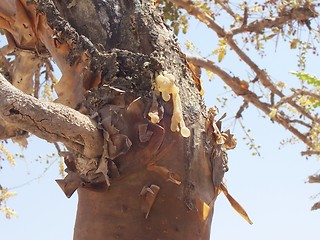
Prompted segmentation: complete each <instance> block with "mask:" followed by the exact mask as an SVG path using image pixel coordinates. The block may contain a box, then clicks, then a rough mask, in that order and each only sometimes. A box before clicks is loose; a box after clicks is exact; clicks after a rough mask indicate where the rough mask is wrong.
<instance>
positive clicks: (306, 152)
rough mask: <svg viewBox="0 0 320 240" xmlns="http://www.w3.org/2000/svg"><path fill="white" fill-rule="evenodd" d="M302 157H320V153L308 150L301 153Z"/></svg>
mask: <svg viewBox="0 0 320 240" xmlns="http://www.w3.org/2000/svg"><path fill="white" fill-rule="evenodd" d="M301 155H302V156H311V155H320V151H313V150H308V151H304V152H301Z"/></svg>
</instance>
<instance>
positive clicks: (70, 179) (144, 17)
mask: <svg viewBox="0 0 320 240" xmlns="http://www.w3.org/2000/svg"><path fill="white" fill-rule="evenodd" d="M5 2H6V3H9V2H10V5H9V6H8V7H7V11H4V10H3V9H6V7H5V6H4V4H0V13H2V15H0V20H1V19H2V20H3V21H7V22H5V23H8V24H4V23H3V24H1V21H0V27H2V28H5V29H6V30H7V32H8V33H9V34H10V36H11V37H12V38H13V39H15V40H17V39H22V40H23V41H22V40H21V41H20V42H19V47H20V48H22V49H25V48H27V49H29V50H32V51H36V50H37V49H36V48H35V47H34V46H37V47H38V48H40V49H42V50H43V51H47V52H49V53H50V55H51V57H52V58H53V60H54V61H55V62H56V63H57V65H58V66H59V68H60V70H61V72H62V78H61V79H60V81H59V83H58V84H57V85H56V91H57V95H58V99H57V102H59V103H61V104H63V105H65V106H62V105H60V104H51V103H41V102H39V101H37V100H36V99H34V98H32V97H31V96H28V95H25V94H23V93H22V92H20V91H18V90H14V89H13V88H12V86H11V85H9V84H8V83H7V82H6V81H5V80H4V79H3V78H0V84H1V85H2V86H3V87H1V93H2V94H1V98H0V109H1V113H0V114H1V117H2V118H3V119H5V120H7V121H12V122H13V123H16V124H19V127H21V128H22V129H24V130H26V131H29V132H32V133H34V134H36V135H37V136H39V137H41V138H44V139H46V140H48V141H53V142H55V141H61V142H63V143H64V144H66V145H67V147H68V149H69V150H70V152H69V153H67V154H66V156H65V163H66V165H67V173H68V176H67V177H66V178H65V179H64V180H58V184H59V186H60V187H61V188H62V189H63V191H64V192H65V194H66V195H67V196H68V197H70V196H71V195H72V193H73V192H74V191H75V190H76V189H78V194H79V204H78V211H77V219H76V225H75V232H74V239H75V240H83V239H95V240H100V239H101V240H102V239H106V238H108V239H122V240H126V239H128V240H129V239H130V240H132V239H156V238H157V239H168V240H169V239H177V240H178V239H190V240H191V239H203V240H208V239H209V236H210V225H211V220H212V215H213V208H214V202H215V200H216V198H217V196H218V194H219V192H220V190H221V189H220V184H221V181H222V178H223V175H224V173H225V171H227V169H228V168H227V155H226V153H225V150H226V149H230V148H233V147H234V145H235V142H234V139H233V138H232V135H231V134H230V133H229V132H225V133H223V132H221V123H215V121H214V117H215V114H214V113H213V112H212V111H211V112H210V113H209V114H208V113H207V110H206V108H205V106H204V103H203V100H202V97H201V94H200V92H199V90H201V89H199V80H198V79H197V78H195V77H194V76H193V75H192V72H191V71H190V69H189V66H188V64H187V61H186V59H185V56H184V54H182V52H181V51H180V48H179V47H178V45H177V43H176V41H175V40H174V39H173V37H172V36H171V34H170V32H169V31H168V29H167V26H166V25H165V24H164V23H163V21H162V19H161V17H160V15H159V14H158V13H157V10H156V9H155V7H154V6H153V4H152V3H151V2H150V1H146V0H142V1H141V0H132V1H120V0H117V1H116V0H107V1H102V0H88V1H76V3H75V4H72V5H70V4H69V3H68V2H66V1H58V0H55V1H51V0H46V1H44V0H39V1H35V3H31V1H24V0H21V1H16V4H13V1H9V0H7V1H5ZM18 12H22V13H23V14H24V16H25V15H27V16H28V18H27V20H25V19H22V20H21V19H20V18H18V17H15V16H16V15H15V14H17V13H18ZM3 16H5V17H3ZM6 16H7V17H8V16H10V17H8V18H6ZM1 17H2V18H1ZM25 22H28V24H27V27H28V28H27V30H28V31H27V30H26V29H22V28H21V25H23V24H24V23H25ZM12 26H14V27H12ZM26 31H27V32H26ZM27 34H29V35H28V36H27ZM31 43H33V44H34V45H33V46H31ZM160 74H162V75H163V76H170V79H171V80H172V81H173V83H172V84H173V86H174V88H173V89H171V90H172V91H171V90H170V91H168V92H166V94H167V96H166V97H164V92H165V91H163V92H162V91H159V86H156V81H155V79H156V77H157V76H158V75H160ZM170 94H171V95H172V96H171V97H170V99H169V97H168V96H170ZM172 99H173V101H174V102H173V101H172ZM67 106H68V107H67ZM71 108H74V109H76V110H73V109H71ZM80 112H81V113H80ZM176 112H179V114H176ZM150 113H151V114H150ZM85 115H86V116H85ZM173 116H174V118H173ZM172 119H175V121H176V122H175V124H174V128H172V121H173V120H172ZM176 123H179V124H180V126H176V125H177V124H176ZM184 125H185V126H184ZM184 127H186V128H188V129H189V130H190V136H189V137H187V136H188V135H189V134H185V133H186V130H185V129H183V128H184ZM180 128H181V129H183V135H184V137H183V136H182V135H181V134H180V132H179V130H180ZM172 130H173V131H174V132H173V131H172ZM232 140H233V141H232ZM238 210H239V209H238ZM240 210H241V208H240ZM239 212H241V211H239Z"/></svg>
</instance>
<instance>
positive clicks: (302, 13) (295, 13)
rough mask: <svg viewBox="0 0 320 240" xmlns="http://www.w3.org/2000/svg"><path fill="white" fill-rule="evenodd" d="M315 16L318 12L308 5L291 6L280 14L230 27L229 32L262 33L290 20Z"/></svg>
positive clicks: (302, 19) (234, 33)
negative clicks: (287, 10) (290, 8)
mask: <svg viewBox="0 0 320 240" xmlns="http://www.w3.org/2000/svg"><path fill="white" fill-rule="evenodd" d="M317 16H318V14H317V13H316V12H315V11H314V10H312V9H310V8H309V7H299V8H293V9H292V10H291V11H289V12H285V13H283V14H282V15H280V16H277V17H273V18H265V19H262V20H256V21H253V22H251V23H249V24H247V25H245V24H243V25H242V26H240V27H237V28H233V29H231V34H232V35H236V34H239V33H243V32H255V33H263V32H264V31H265V29H267V28H274V27H278V28H279V27H282V26H283V25H285V24H287V23H289V22H291V21H292V20H296V21H301V22H303V21H306V20H308V19H310V18H315V17H317Z"/></svg>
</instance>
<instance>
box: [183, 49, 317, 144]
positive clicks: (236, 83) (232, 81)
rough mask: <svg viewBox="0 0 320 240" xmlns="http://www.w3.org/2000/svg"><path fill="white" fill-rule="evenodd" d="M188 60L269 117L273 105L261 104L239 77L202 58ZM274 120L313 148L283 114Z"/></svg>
mask: <svg viewBox="0 0 320 240" xmlns="http://www.w3.org/2000/svg"><path fill="white" fill-rule="evenodd" d="M186 57H187V60H188V61H190V62H192V64H194V65H196V66H200V67H203V68H205V69H207V70H209V71H211V72H213V73H215V74H217V75H218V76H219V77H220V78H221V79H222V80H223V81H224V82H225V83H226V84H227V85H228V86H229V87H230V88H231V89H232V90H233V92H234V93H236V94H237V95H238V96H241V97H242V98H243V99H244V100H245V101H248V102H250V103H252V104H253V105H254V106H255V107H257V108H258V109H260V110H262V111H263V112H264V113H265V114H266V115H269V113H270V111H271V105H270V104H268V103H265V102H261V101H260V100H259V98H258V96H257V95H256V94H255V93H254V92H251V91H250V90H249V89H247V82H245V81H241V80H240V79H239V78H237V77H232V76H230V75H229V74H228V73H227V72H225V71H223V70H222V69H221V68H219V67H218V66H216V65H215V64H214V63H213V62H212V61H210V60H208V59H204V58H201V57H194V56H190V55H186ZM272 120H274V121H276V122H277V123H279V124H281V125H282V126H283V127H284V128H286V129H288V130H289V131H290V132H291V133H293V134H294V135H295V136H297V137H298V138H299V139H300V140H301V141H302V142H304V143H305V144H306V145H307V146H310V147H312V142H311V141H310V140H309V139H308V138H307V136H306V135H305V134H303V133H301V132H300V131H299V130H298V129H296V128H295V127H293V126H292V125H291V124H290V119H289V118H288V117H287V116H286V115H285V114H284V113H282V112H278V113H277V114H276V116H274V117H273V118H272Z"/></svg>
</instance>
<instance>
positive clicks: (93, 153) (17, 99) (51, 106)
mask: <svg viewBox="0 0 320 240" xmlns="http://www.w3.org/2000/svg"><path fill="white" fill-rule="evenodd" d="M0 96H1V97H0V117H1V118H2V119H3V120H5V121H6V122H10V123H12V124H14V125H16V127H18V128H20V129H23V130H25V131H28V132H30V133H32V134H34V135H36V136H38V137H40V138H43V139H45V140H47V141H48V142H62V143H64V144H65V145H66V146H67V147H68V148H71V149H72V150H75V151H77V152H78V153H80V154H83V155H84V156H86V157H88V158H94V157H98V156H100V155H101V154H102V145H103V138H102V134H101V132H100V131H99V130H98V129H97V127H96V126H95V124H94V123H93V121H92V120H91V119H90V118H89V117H87V116H85V115H83V114H81V113H79V112H78V111H76V110H74V109H71V108H69V107H66V106H63V105H61V104H56V103H47V102H41V101H39V100H37V99H36V98H34V97H32V96H29V95H27V94H24V93H23V92H21V91H20V90H18V89H16V88H15V87H13V86H12V85H11V84H10V83H9V82H8V81H7V80H6V79H5V78H4V77H3V76H2V75H1V74H0Z"/></svg>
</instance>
